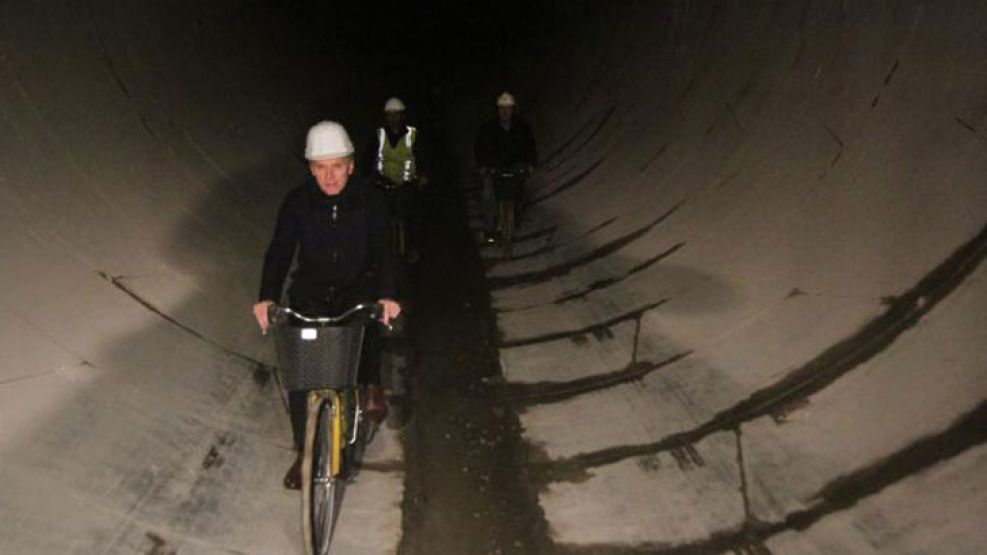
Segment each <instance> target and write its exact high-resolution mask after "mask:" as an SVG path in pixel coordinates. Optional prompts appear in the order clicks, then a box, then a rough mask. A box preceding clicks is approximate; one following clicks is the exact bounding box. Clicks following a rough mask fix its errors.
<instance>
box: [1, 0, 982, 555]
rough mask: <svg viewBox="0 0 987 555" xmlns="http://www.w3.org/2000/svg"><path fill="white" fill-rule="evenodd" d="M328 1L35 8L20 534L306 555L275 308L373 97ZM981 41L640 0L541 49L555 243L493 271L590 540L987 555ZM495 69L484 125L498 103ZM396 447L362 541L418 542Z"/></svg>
mask: <svg viewBox="0 0 987 555" xmlns="http://www.w3.org/2000/svg"><path fill="white" fill-rule="evenodd" d="M293 17H296V16H294V15H292V14H291V13H290V12H288V11H283V10H281V9H279V8H277V7H275V5H274V4H263V3H237V2H226V1H221V2H207V3H193V2H169V3H149V2H138V1H136V0H133V1H110V0H92V1H90V2H83V1H66V2H32V1H26V0H23V1H22V0H12V1H7V2H3V3H0V226H2V233H0V261H2V270H0V492H2V493H0V552H2V553H17V554H20V553H104V554H110V553H121V554H122V553H153V554H157V555H161V554H165V553H182V554H187V553H188V554H191V553H203V554H205V553H251V554H268V553H294V552H298V548H299V546H298V530H297V528H298V520H297V501H296V498H295V497H294V495H292V494H288V493H285V492H282V491H281V489H280V479H281V474H282V472H283V470H284V467H286V466H287V464H288V463H289V462H290V457H291V454H290V452H289V451H288V430H287V422H286V420H285V418H284V417H283V415H282V413H281V409H280V405H279V403H280V401H279V399H278V395H277V392H276V389H275V385H274V383H273V381H272V380H271V379H270V376H269V375H268V374H266V373H265V372H264V371H263V369H261V368H259V366H258V363H267V364H270V363H272V362H273V356H272V354H271V352H270V345H268V344H267V343H265V342H264V341H260V340H259V339H258V337H257V334H256V331H255V329H254V326H253V324H252V322H251V320H250V318H249V315H248V313H247V306H248V304H249V302H250V301H251V300H252V298H253V295H254V291H255V287H256V276H257V274H258V270H259V268H258V265H259V262H260V260H259V258H260V257H259V253H260V252H262V250H263V248H264V243H265V241H266V240H267V234H268V231H269V222H270V221H271V220H272V218H273V214H274V210H275V208H276V202H277V199H278V197H279V196H280V194H281V193H282V192H283V191H284V190H285V188H286V187H288V186H290V185H292V184H294V183H295V182H297V181H298V179H299V178H300V176H301V175H302V173H301V172H302V171H303V168H302V167H300V165H299V164H298V150H299V144H300V143H299V141H300V138H301V137H302V136H303V133H304V129H305V127H306V126H307V125H309V124H310V123H311V122H312V121H313V120H314V119H315V118H316V117H326V116H328V117H339V118H342V119H343V120H344V121H359V120H354V119H353V118H355V116H353V115H352V114H357V113H365V111H366V107H364V106H362V105H359V106H357V105H351V104H350V103H349V102H350V101H348V100H347V99H349V98H351V96H348V95H347V94H346V93H345V92H344V90H345V89H346V87H349V86H351V84H352V83H351V82H350V81H348V80H342V81H340V80H338V79H337V80H335V81H333V80H331V79H328V78H321V77H320V78H317V79H314V78H313V74H312V72H311V70H310V68H311V67H314V66H316V65H317V66H318V67H321V68H324V69H334V70H338V71H337V72H336V73H335V75H351V74H352V72H351V71H350V70H351V69H352V68H351V67H349V66H348V64H349V63H351V62H350V59H349V58H348V57H347V56H339V57H336V58H334V59H332V60H326V59H325V58H324V57H323V56H321V55H320V54H319V52H321V51H323V50H322V49H323V48H325V46H326V44H325V43H323V42H317V40H315V39H313V40H309V39H307V38H306V35H305V34H304V33H292V32H289V31H288V29H290V27H291V25H296V26H297V25H304V22H302V21H300V20H299V21H294V20H292V18H293ZM271 22H277V23H278V24H279V25H272V24H271ZM278 29H284V30H285V31H283V32H282V31H278ZM984 29H987V6H985V5H984V4H983V3H982V2H979V1H975V0H958V1H950V2H920V1H904V0H903V1H899V2H891V1H888V2H841V1H832V2H823V1H813V0H806V1H803V2H774V3H768V2H713V1H708V2H706V1H699V0H695V1H675V2H661V3H657V2H639V3H633V4H624V5H621V6H616V7H611V9H607V10H600V11H599V12H598V13H596V14H594V16H593V18H592V20H591V21H587V22H584V23H581V24H579V25H577V26H574V27H573V28H571V29H567V30H565V31H564V32H561V33H559V34H553V35H551V36H546V37H544V38H542V39H536V40H534V41H533V42H531V43H526V44H525V45H524V48H525V49H524V50H523V51H520V52H518V53H516V57H515V60H516V65H515V66H514V68H515V69H514V72H513V74H512V75H510V76H509V78H508V79H506V80H505V81H503V82H509V83H511V84H512V85H511V86H512V88H514V89H515V92H516V94H517V96H518V98H519V100H520V102H521V103H522V109H524V110H525V112H526V114H527V115H528V116H529V118H530V119H531V120H532V123H533V125H534V127H535V129H536V132H537V135H538V139H539V142H540V146H541V151H542V153H543V164H542V166H541V167H540V169H539V171H538V172H537V174H536V175H535V177H534V179H533V181H532V183H531V186H532V188H533V189H534V194H533V198H534V199H535V201H536V202H535V204H534V206H533V207H532V209H531V210H530V212H529V214H528V215H529V217H528V219H527V220H526V222H525V228H524V229H523V230H522V234H525V233H532V232H539V231H540V230H552V232H551V233H536V235H535V238H533V239H530V240H528V241H525V242H523V243H521V244H519V245H518V247H517V249H516V251H515V253H514V254H515V255H525V254H527V255H529V256H516V259H514V260H498V261H497V264H496V265H494V266H492V267H491V270H490V283H491V287H492V289H493V302H494V305H495V308H496V309H497V310H498V311H499V315H498V326H499V327H500V329H501V331H502V333H503V336H502V344H501V350H500V356H501V360H502V366H503V370H504V375H505V380H506V382H507V383H506V387H507V388H508V391H509V392H510V394H511V395H517V399H518V406H519V410H521V411H522V413H521V421H522V423H523V425H524V440H525V441H526V442H527V443H528V444H529V445H530V447H531V457H530V464H531V468H532V471H533V472H534V474H535V475H536V476H537V477H539V479H540V480H542V482H541V483H540V484H539V485H540V486H541V488H542V489H541V493H540V502H541V506H542V508H543V509H544V511H545V516H546V518H547V520H548V523H549V525H550V528H551V531H552V540H553V541H554V542H555V543H556V544H557V545H558V546H559V549H560V550H561V551H566V550H569V551H572V552H598V553H625V552H636V551H639V552H655V553H662V552H667V553H717V552H722V553H731V552H733V553H775V554H779V555H780V554H798V555H802V554H843V553H853V554H857V553H882V554H899V553H914V554H919V553H935V554H951V553H952V554H971V553H979V552H982V551H983V550H984V545H987V533H985V532H984V530H983V526H982V524H981V521H982V517H981V516H980V515H982V514H985V513H987V493H985V491H987V489H985V488H987V471H985V470H984V468H985V466H984V458H985V453H984V447H983V442H984V435H985V430H987V416H985V410H987V409H985V404H984V401H985V398H987V371H985V368H987V347H985V345H987V343H985V342H984V335H985V334H984V332H985V330H987V325H985V324H987V322H985V318H987V316H985V315H987V281H985V279H984V272H987V269H985V266H984V265H983V264H982V261H983V258H984V256H985V255H987V254H985V253H987V232H985V229H987V228H985V225H987V186H985V183H987V101H985V99H987V35H985V33H984ZM318 40H328V39H318ZM327 64H335V65H331V66H330V65H327ZM326 73H327V74H328V75H332V74H333V72H329V71H327V72H326ZM320 75H321V74H320ZM272 76H273V77H272ZM313 79H314V80H313ZM301 83H305V84H306V86H300V84H301ZM488 85H489V88H490V92H491V94H493V93H495V92H499V89H500V88H501V87H502V82H501V81H497V82H494V80H493V79H491V82H490V83H488ZM462 92H464V94H463V95H462V96H461V97H459V98H457V99H456V100H457V104H458V101H460V100H461V101H462V104H461V106H459V108H458V109H459V112H458V118H456V121H457V122H458V123H459V124H460V125H461V126H462V127H461V129H459V131H460V135H459V136H460V137H461V138H466V137H469V136H470V135H471V133H472V130H473V126H474V124H475V123H476V122H477V121H478V119H479V118H480V117H481V115H483V114H486V113H487V111H488V110H489V106H488V104H489V102H491V98H492V97H490V98H488V97H487V96H484V95H481V94H476V93H475V91H472V90H471V91H462ZM488 96H489V95H488ZM348 118H349V119H348ZM461 146H464V147H465V146H468V145H466V144H465V142H464V143H463V144H462V145H461ZM485 256H488V257H489V258H491V259H496V258H497V257H498V255H497V253H495V252H488V253H485ZM374 449H375V451H374V452H372V453H371V454H370V457H371V458H372V459H373V460H375V461H377V462H382V463H385V464H383V465H381V466H380V468H382V469H383V471H380V472H374V471H371V472H366V473H365V474H364V475H363V479H362V480H361V482H360V483H359V484H357V485H356V486H355V487H354V489H353V491H352V495H350V496H348V498H347V507H346V511H344V517H343V522H341V523H340V531H339V536H338V541H337V547H338V552H339V553H361V554H364V553H389V552H393V551H394V550H395V549H396V546H397V544H398V539H399V536H400V523H401V514H400V508H399V506H400V502H401V498H402V477H401V474H400V473H399V472H394V471H390V470H388V469H390V468H395V467H397V468H399V467H400V465H399V464H396V463H399V461H400V459H401V457H402V454H401V453H402V449H401V445H400V444H399V442H398V440H397V438H396V437H395V435H394V434H393V433H388V434H385V435H384V436H383V437H382V438H381V441H379V442H378V443H377V444H376V445H375V447H374ZM366 529H373V530H374V531H375V533H374V534H371V535H368V534H363V533H361V532H362V531H364V530H366Z"/></svg>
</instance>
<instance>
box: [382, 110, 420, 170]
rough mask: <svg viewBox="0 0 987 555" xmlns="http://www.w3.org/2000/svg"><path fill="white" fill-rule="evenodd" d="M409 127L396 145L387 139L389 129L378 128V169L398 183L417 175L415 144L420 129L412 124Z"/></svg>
mask: <svg viewBox="0 0 987 555" xmlns="http://www.w3.org/2000/svg"><path fill="white" fill-rule="evenodd" d="M407 129H408V130H407V131H406V132H405V134H404V137H402V138H401V140H399V141H398V142H397V144H396V145H394V146H391V142H390V141H388V140H387V131H386V130H385V129H384V128H383V127H381V128H379V129H377V171H378V172H379V173H380V174H381V175H383V176H385V177H387V178H388V179H390V180H391V181H393V182H394V183H396V184H398V185H400V184H402V183H406V182H408V181H414V180H415V178H416V177H417V168H416V164H415V152H414V146H415V138H416V136H417V135H418V130H417V129H415V128H414V127H412V126H410V125H408V126H407Z"/></svg>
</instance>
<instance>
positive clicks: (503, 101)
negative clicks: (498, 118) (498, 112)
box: [497, 91, 514, 107]
mask: <svg viewBox="0 0 987 555" xmlns="http://www.w3.org/2000/svg"><path fill="white" fill-rule="evenodd" d="M497 106H498V107H500V106H514V95H512V94H511V93H509V92H506V91H505V92H502V93H500V96H498V97H497Z"/></svg>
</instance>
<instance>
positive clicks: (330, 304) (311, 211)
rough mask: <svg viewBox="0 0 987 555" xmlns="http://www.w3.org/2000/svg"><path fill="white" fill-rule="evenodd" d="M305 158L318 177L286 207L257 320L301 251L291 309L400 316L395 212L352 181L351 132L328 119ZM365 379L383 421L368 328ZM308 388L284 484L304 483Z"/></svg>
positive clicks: (264, 324)
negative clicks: (363, 308) (366, 305)
mask: <svg viewBox="0 0 987 555" xmlns="http://www.w3.org/2000/svg"><path fill="white" fill-rule="evenodd" d="M305 156H306V158H307V159H308V160H309V169H310V171H311V173H312V177H311V178H309V179H308V180H306V182H305V183H304V184H303V185H301V186H300V187H297V188H295V189H293V190H292V191H290V192H289V193H288V194H287V195H286V196H285V198H284V201H283V202H282V204H281V209H280V211H279V212H278V219H277V224H276V225H275V230H274V237H273V238H272V240H271V243H270V246H269V247H268V249H267V254H266V255H265V257H264V270H263V274H262V277H261V286H260V293H259V295H258V298H259V300H258V302H257V303H256V304H254V306H253V312H254V317H255V318H256V319H257V323H258V324H259V325H260V327H261V329H262V330H263V331H265V332H266V331H267V328H268V327H269V324H270V322H269V321H268V308H269V307H270V306H271V305H272V304H274V303H276V302H279V301H280V299H281V292H282V289H283V287H284V282H285V279H286V278H287V275H288V271H289V269H290V267H291V263H292V260H293V259H295V256H296V253H297V267H296V269H295V271H294V273H293V274H292V276H291V286H290V287H289V288H288V299H289V304H290V306H291V307H292V308H294V309H296V310H298V311H299V312H301V313H303V314H306V315H310V316H325V315H333V314H338V313H340V312H343V311H345V310H346V309H348V308H350V307H352V306H353V305H355V304H357V303H361V302H375V301H376V302H379V303H381V304H382V305H383V320H384V323H388V322H389V321H390V320H392V319H394V318H396V317H398V315H400V313H401V306H400V305H399V304H398V303H397V302H396V301H395V300H394V299H395V297H396V295H397V292H396V288H397V284H396V274H395V272H396V261H395V260H394V255H393V253H392V250H391V244H390V235H389V233H390V229H391V228H390V225H391V215H390V212H389V210H388V208H387V205H386V204H385V202H384V199H383V196H382V194H381V193H380V192H379V191H377V190H376V189H375V188H373V187H368V186H365V185H363V184H362V183H359V182H358V181H357V179H356V178H355V177H354V176H353V169H354V163H353V145H352V143H351V142H350V139H349V136H348V135H347V134H346V130H345V129H343V127H342V126H340V125H339V124H337V123H334V122H321V123H319V124H316V125H315V126H314V127H312V129H311V130H310V131H309V134H308V142H307V146H306V150H305ZM359 381H360V383H362V384H365V385H366V386H367V395H366V396H365V397H366V399H367V407H366V411H367V413H368V414H369V415H370V417H371V418H375V419H377V420H378V421H379V420H382V419H383V417H384V414H385V413H386V403H385V401H384V399H383V394H382V392H381V389H380V336H379V334H378V333H376V327H374V326H370V327H368V328H367V333H366V335H365V339H364V345H363V352H362V355H361V365H360V370H359ZM307 395H308V391H306V390H299V391H289V392H288V405H289V414H290V416H291V423H292V433H293V436H294V442H295V449H296V450H298V456H297V459H296V461H295V463H294V464H293V465H292V467H291V468H290V469H289V470H288V474H287V475H286V476H285V486H286V487H288V488H291V489H297V488H298V487H300V483H301V474H300V472H301V452H300V449H301V446H302V441H303V436H304V431H305V416H306V397H307Z"/></svg>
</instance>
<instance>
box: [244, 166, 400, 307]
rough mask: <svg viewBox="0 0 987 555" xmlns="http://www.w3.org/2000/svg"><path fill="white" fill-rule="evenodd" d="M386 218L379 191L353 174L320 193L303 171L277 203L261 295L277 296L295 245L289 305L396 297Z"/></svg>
mask: <svg viewBox="0 0 987 555" xmlns="http://www.w3.org/2000/svg"><path fill="white" fill-rule="evenodd" d="M391 223H392V220H391V214H390V212H389V210H388V208H387V205H386V204H385V202H384V198H383V195H382V194H381V192H380V191H378V190H377V189H376V188H375V187H372V186H369V185H366V184H364V182H363V181H361V180H360V179H359V178H358V177H357V176H356V175H353V176H351V177H350V179H349V182H348V183H347V184H346V187H345V188H343V191H342V192H341V193H340V194H338V195H336V196H329V195H326V194H325V193H324V192H323V191H322V189H320V188H319V185H318V184H317V183H316V182H315V179H314V178H309V179H308V180H307V181H306V182H305V184H303V185H301V186H300V187H297V188H295V189H293V190H291V191H290V192H289V193H288V194H287V195H285V197H284V201H283V202H282V203H281V209H280V211H279V212H278V220H277V224H276V226H275V229H274V237H273V238H272V239H271V244H270V246H269V247H268V248H267V254H266V255H265V256H264V272H263V275H262V277H261V285H260V295H259V298H260V300H262V301H263V300H271V301H275V302H280V300H281V291H282V288H283V287H284V281H285V277H286V276H287V274H288V270H289V268H290V267H291V261H292V258H293V257H294V255H295V252H296V251H297V252H298V265H297V268H296V269H295V271H294V273H293V274H292V276H291V286H290V288H289V289H288V298H289V300H290V303H291V306H293V307H296V308H299V309H304V310H307V311H309V312H318V313H323V314H324V313H338V312H341V311H343V310H346V309H347V308H349V307H351V306H352V305H354V304H356V303H358V302H367V301H375V300H377V299H381V298H391V299H394V298H395V297H396V295H397V283H396V279H397V276H396V261H395V258H394V254H393V252H392V249H391V241H390V230H391Z"/></svg>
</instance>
